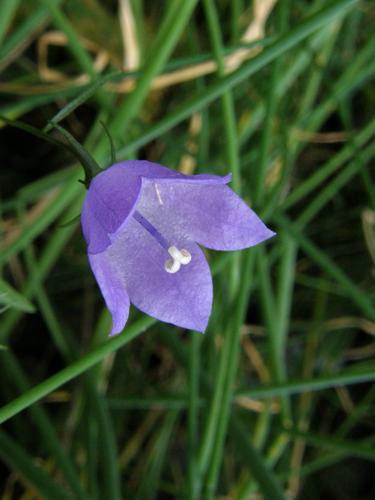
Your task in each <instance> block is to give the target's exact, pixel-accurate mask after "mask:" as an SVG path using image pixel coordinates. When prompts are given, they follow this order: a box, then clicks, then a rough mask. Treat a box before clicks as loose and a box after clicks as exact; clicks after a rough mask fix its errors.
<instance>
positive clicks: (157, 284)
mask: <svg viewBox="0 0 375 500" xmlns="http://www.w3.org/2000/svg"><path fill="white" fill-rule="evenodd" d="M156 227H157V229H158V225H157V224H156ZM163 236H164V238H166V239H167V240H168V241H170V242H171V246H172V245H175V246H177V247H178V248H180V249H182V248H184V249H186V250H188V251H189V252H190V254H191V256H192V259H191V262H190V263H189V264H188V265H184V266H181V268H180V270H179V271H178V272H176V273H174V274H169V273H168V272H166V270H165V267H164V266H165V262H166V261H167V260H168V259H169V258H170V256H169V255H168V252H167V251H166V250H165V249H164V248H163V247H162V246H160V245H159V244H158V243H157V241H156V240H155V239H154V238H153V237H152V236H151V235H150V233H149V232H148V231H147V230H146V229H145V228H144V227H143V226H142V225H141V224H140V223H139V222H137V221H136V220H135V219H134V218H131V219H130V220H129V221H128V223H127V225H126V227H125V228H124V229H123V230H122V231H120V232H119V233H118V235H117V238H116V240H115V241H114V242H113V244H112V245H111V246H110V247H108V249H107V250H106V251H105V252H104V253H103V256H104V258H105V259H106V260H107V261H109V262H110V265H111V268H112V270H113V272H114V273H116V278H117V280H119V281H120V282H121V283H122V285H123V287H124V288H126V291H127V293H128V294H129V298H130V300H131V302H132V304H134V305H135V306H136V307H137V308H138V309H140V310H141V311H143V312H145V313H146V314H149V315H150V316H153V317H155V318H157V319H159V320H161V321H165V322H167V323H172V324H174V325H177V326H181V327H183V328H189V329H193V330H198V331H204V330H205V328H206V326H207V323H208V319H209V316H210V312H211V306H212V279H211V273H210V269H209V266H208V264H207V261H206V259H205V257H204V255H203V252H202V251H201V250H200V248H199V247H198V245H196V244H195V243H194V242H193V241H188V240H185V239H179V238H178V235H176V234H175V231H174V230H173V228H169V229H167V230H166V231H164V232H163Z"/></svg>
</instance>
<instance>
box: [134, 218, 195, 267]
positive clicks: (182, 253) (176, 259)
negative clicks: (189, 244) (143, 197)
mask: <svg viewBox="0 0 375 500" xmlns="http://www.w3.org/2000/svg"><path fill="white" fill-rule="evenodd" d="M133 217H134V219H135V220H136V221H137V222H139V224H141V226H143V227H144V228H145V229H146V231H147V232H148V233H149V234H151V236H152V237H153V238H155V240H156V241H157V242H158V243H159V245H160V246H161V247H163V248H164V250H166V251H167V252H168V253H169V255H170V256H171V257H172V258H171V259H168V260H166V261H165V264H164V269H165V270H166V271H167V273H170V274H174V273H177V271H179V270H180V268H181V265H182V266H186V265H187V264H189V262H190V261H191V254H190V252H188V251H187V250H185V249H184V248H181V250H179V249H178V248H177V247H176V246H175V245H170V244H169V243H168V241H167V240H166V239H165V238H164V236H163V235H162V234H161V233H159V231H158V230H157V229H156V227H154V226H153V225H152V224H151V222H149V221H148V220H147V219H146V218H145V217H143V215H142V214H140V213H139V212H138V210H135V211H134V213H133Z"/></svg>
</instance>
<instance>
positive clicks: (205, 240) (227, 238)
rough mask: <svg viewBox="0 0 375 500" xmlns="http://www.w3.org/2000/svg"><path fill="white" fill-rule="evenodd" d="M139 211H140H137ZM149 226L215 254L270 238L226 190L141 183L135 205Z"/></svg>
mask: <svg viewBox="0 0 375 500" xmlns="http://www.w3.org/2000/svg"><path fill="white" fill-rule="evenodd" d="M138 207H139V208H138ZM137 209H139V210H140V211H141V213H142V215H143V216H144V217H146V218H147V219H149V220H150V221H151V222H152V223H156V222H157V221H162V224H163V228H164V229H165V228H166V227H171V226H173V227H174V228H175V230H176V231H178V232H179V235H180V237H183V238H190V239H192V240H194V241H196V242H197V243H199V244H201V245H204V246H205V247H207V248H212V249H214V250H240V249H242V248H247V247H251V246H253V245H256V244H258V243H260V242H262V241H264V240H266V239H268V238H270V237H271V236H273V235H274V234H275V233H273V232H272V231H271V230H270V229H268V228H267V227H266V226H265V225H264V224H263V222H262V221H261V220H260V218H259V217H258V216H257V215H256V214H255V212H254V211H253V210H251V209H250V208H249V207H248V206H247V205H246V203H244V202H243V201H242V199H241V198H240V197H239V196H238V195H237V194H236V193H234V191H232V190H231V189H230V188H229V187H228V186H225V185H220V184H202V183H191V182H178V183H177V182H175V181H174V180H168V181H160V180H150V179H144V180H143V183H142V194H141V197H140V199H139V202H138V204H137Z"/></svg>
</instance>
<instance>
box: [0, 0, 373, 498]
mask: <svg viewBox="0 0 375 500" xmlns="http://www.w3.org/2000/svg"><path fill="white" fill-rule="evenodd" d="M374 21H375V7H374V3H373V2H371V1H365V0H363V1H355V0H337V1H324V0H311V1H307V0H306V1H304V0H298V1H297V0H296V1H292V0H278V1H276V0H253V1H250V0H201V1H197V0H169V1H160V2H152V1H151V0H118V1H116V0H102V1H99V0H40V1H39V0H38V1H37V0H30V1H27V2H25V1H21V0H0V70H1V78H0V114H1V115H2V119H1V121H0V124H1V129H0V216H1V219H0V234H1V247H0V269H1V275H0V311H1V315H0V398H1V404H2V408H1V409H0V421H1V422H3V424H2V426H1V429H0V460H1V462H0V496H1V498H3V499H19V498H22V499H40V498H43V499H60V498H63V499H69V498H77V499H106V500H107V499H120V498H121V499H147V500H148V499H172V498H189V499H193V500H197V499H213V498H219V499H220V498H221V499H231V500H232V499H235V500H245V499H258V498H267V499H272V500H276V499H282V498H285V499H286V498H288V499H295V498H296V499H297V498H298V499H304V500H305V499H307V500H309V499H326V498H327V499H348V500H355V499H359V498H360V499H365V500H366V499H373V498H375V487H374V481H373V470H374V468H373V462H374V460H375V448H374V442H375V439H374V419H373V414H374V409H375V406H374V405H375V403H374V398H375V390H374V386H373V380H374V379H375V371H374V368H375V364H374V359H373V356H374V353H375V340H374V335H375V307H374V299H375V282H374V265H375V179H374V170H372V171H371V168H370V165H371V161H373V157H374V155H375V144H374V137H375V118H374V104H375V87H374V80H373V76H374V73H375V43H374V42H375V32H374ZM9 120H19V121H21V122H22V123H24V124H28V125H30V126H32V127H35V128H37V129H39V130H43V128H44V127H45V126H46V125H47V123H48V122H49V121H51V120H52V121H53V122H54V123H60V125H62V126H64V127H65V128H66V129H67V130H69V132H70V133H71V134H72V135H73V136H74V137H75V138H76V139H77V140H78V141H79V142H80V143H81V144H83V145H84V146H85V148H87V150H88V151H89V152H90V153H91V154H92V155H93V156H94V157H95V158H96V160H97V161H98V162H100V164H101V165H103V166H108V165H109V164H110V147H109V143H108V140H107V138H106V136H105V133H104V131H103V128H102V125H101V123H100V121H102V122H103V123H104V124H105V125H106V127H107V128H108V129H109V132H110V134H111V136H112V138H113V140H114V143H115V146H116V151H117V158H118V159H119V160H122V159H130V158H138V159H147V160H150V161H155V162H158V163H161V164H164V165H167V166H168V167H170V168H174V169H178V170H180V171H182V172H184V173H189V174H191V173H203V172H208V173H215V174H218V175H223V174H225V173H228V172H232V173H233V181H232V184H231V187H232V188H233V189H234V190H235V191H237V192H238V193H239V194H240V195H241V196H242V197H243V198H244V199H245V200H246V202H247V203H248V204H249V205H251V206H252V207H253V208H254V209H255V210H256V211H257V212H258V213H259V214H260V215H261V217H262V218H263V219H264V220H265V221H266V222H267V224H268V225H269V226H270V227H271V228H272V229H273V230H275V231H276V232H277V236H276V237H275V238H273V239H272V240H270V241H269V242H267V244H265V245H261V246H259V247H256V248H252V249H249V250H246V251H243V252H240V253H230V252H228V253H222V254H221V253H220V252H208V253H207V257H208V259H209V262H210V265H211V267H212V272H213V274H214V307H213V313H212V317H211V320H210V324H209V328H208V331H207V332H206V334H205V335H200V334H198V333H195V332H189V331H183V330H181V329H178V328H176V327H173V326H170V325H167V324H163V323H160V322H157V321H156V320H153V319H152V318H148V317H146V316H144V315H142V314H141V313H139V312H138V311H136V310H135V309H134V308H133V309H132V312H131V317H130V320H129V322H128V324H127V325H126V327H125V329H124V331H123V332H122V333H121V334H120V335H119V336H117V337H114V338H112V339H108V331H109V329H110V318H109V315H108V312H107V311H106V310H105V308H104V304H103V300H102V298H101V295H100V291H99V289H98V287H97V285H96V283H95V281H94V278H93V276H92V274H91V272H90V269H89V266H88V261H87V256H86V246H85V243H84V240H83V237H82V234H81V230H80V227H79V223H78V222H77V221H76V222H75V223H72V224H68V225H66V224H65V223H66V222H67V221H71V220H72V219H74V218H76V217H77V216H78V215H79V213H80V208H81V204H82V200H83V197H84V194H85V189H84V187H83V186H82V184H80V183H79V182H77V181H78V180H79V179H81V178H82V173H81V169H80V167H79V165H78V164H77V163H76V161H75V159H74V158H73V157H72V156H70V155H69V154H68V153H67V152H66V151H65V150H64V148H62V147H59V146H58V145H56V144H54V143H51V142H47V139H48V138H55V139H58V138H61V136H59V134H58V132H57V131H55V130H50V131H49V132H48V137H47V138H46V137H45V135H46V134H43V133H41V134H40V137H39V138H38V137H35V135H32V134H30V133H29V132H30V131H29V132H28V131H26V130H23V129H22V128H24V129H25V125H22V124H18V128H17V126H15V125H17V124H16V123H13V124H12V123H9ZM20 127H21V128H20ZM26 128H27V127H26ZM33 130H34V129H33ZM34 132H35V130H34ZM124 195H126V193H124Z"/></svg>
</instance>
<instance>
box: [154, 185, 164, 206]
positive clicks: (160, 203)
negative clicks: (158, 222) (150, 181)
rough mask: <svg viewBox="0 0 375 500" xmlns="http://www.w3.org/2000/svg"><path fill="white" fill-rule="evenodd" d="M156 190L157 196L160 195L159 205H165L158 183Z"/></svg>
mask: <svg viewBox="0 0 375 500" xmlns="http://www.w3.org/2000/svg"><path fill="white" fill-rule="evenodd" d="M155 191H156V196H157V197H158V202H159V205H163V200H162V199H161V195H160V191H159V187H158V185H157V184H155Z"/></svg>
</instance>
